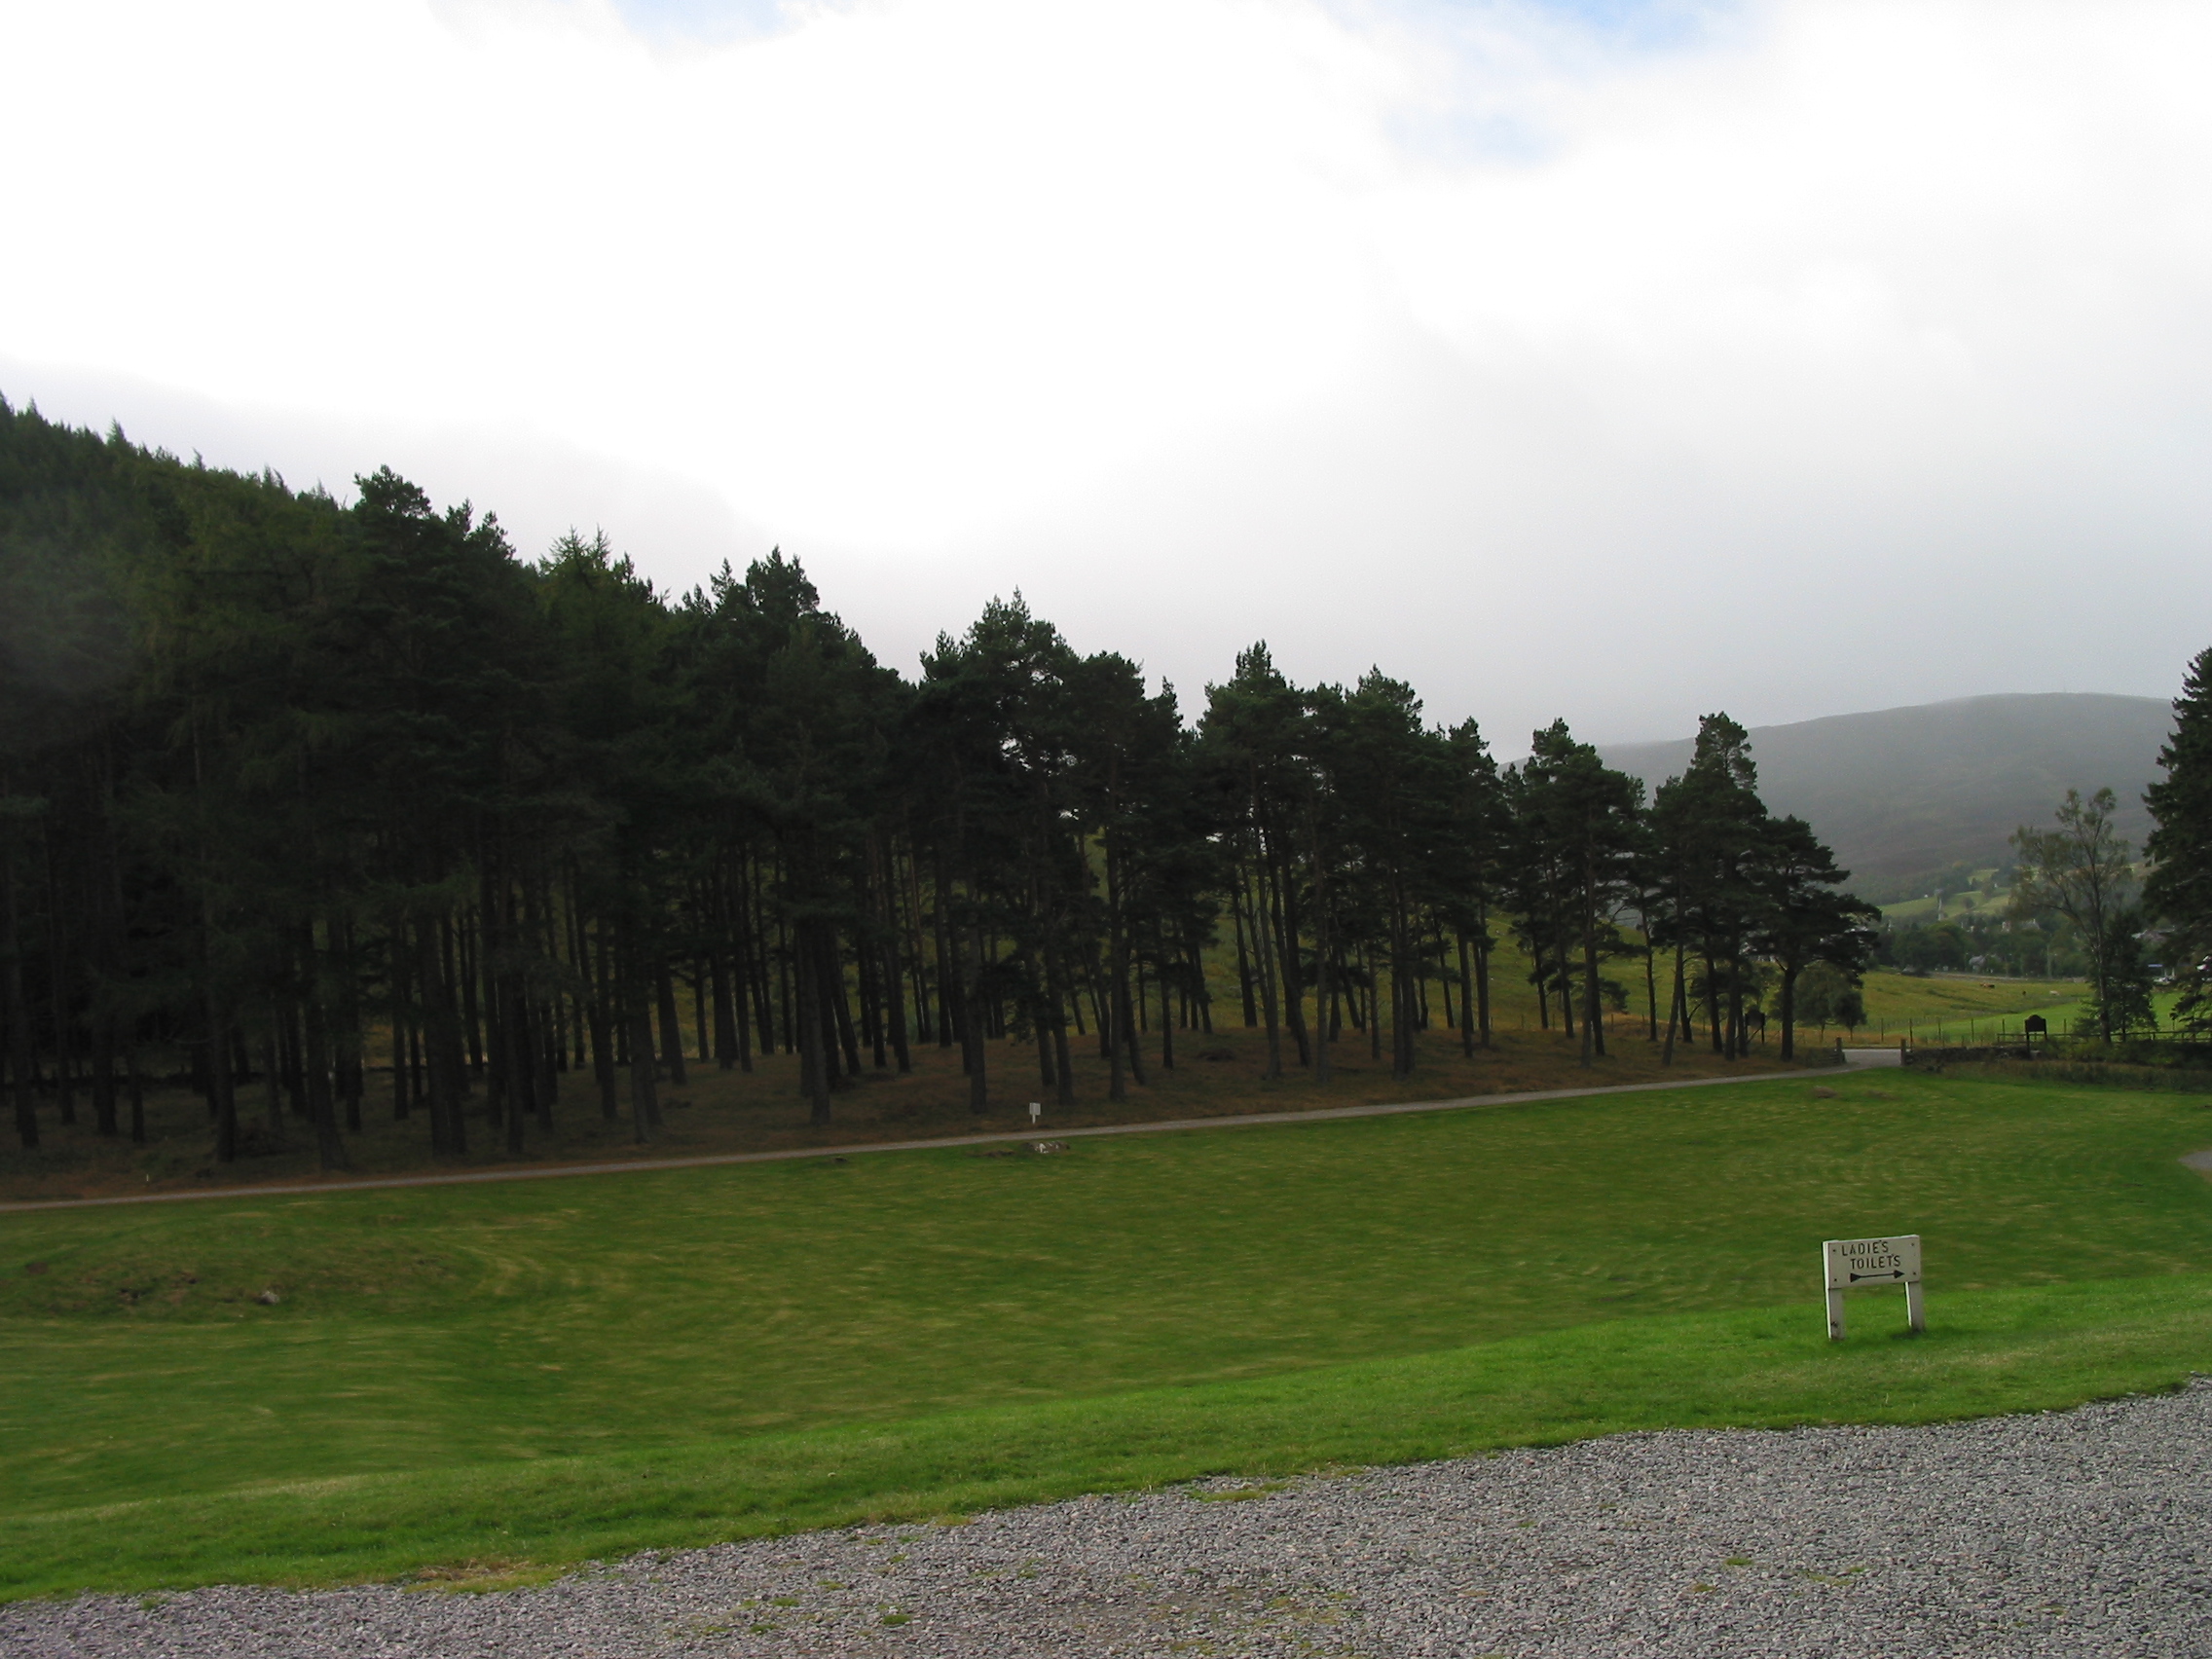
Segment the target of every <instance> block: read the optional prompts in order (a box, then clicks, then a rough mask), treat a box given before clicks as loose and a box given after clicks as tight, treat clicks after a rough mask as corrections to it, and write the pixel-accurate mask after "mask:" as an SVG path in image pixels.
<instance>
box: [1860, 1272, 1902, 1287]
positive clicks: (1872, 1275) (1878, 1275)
mask: <svg viewBox="0 0 2212 1659" xmlns="http://www.w3.org/2000/svg"><path fill="white" fill-rule="evenodd" d="M1902 1277H1904V1269H1902V1268H1893V1269H1891V1270H1890V1271H1889V1272H1886V1273H1853V1274H1852V1275H1851V1282H1852V1283H1853V1284H1857V1283H1858V1282H1859V1281H1860V1280H1861V1279H1869V1278H1886V1279H1900V1278H1902Z"/></svg>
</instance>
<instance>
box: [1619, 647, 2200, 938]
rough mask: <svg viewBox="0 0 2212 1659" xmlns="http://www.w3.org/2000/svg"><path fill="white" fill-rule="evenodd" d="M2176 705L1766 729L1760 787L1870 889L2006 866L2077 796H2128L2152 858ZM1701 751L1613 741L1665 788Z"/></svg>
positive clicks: (2037, 708) (2068, 701)
mask: <svg viewBox="0 0 2212 1659" xmlns="http://www.w3.org/2000/svg"><path fill="white" fill-rule="evenodd" d="M2173 723H2174V722H2173V708H2172V705H2171V704H2168V703H2164V702H2160V701H2159V700H2158V699H2157V698H2155V697H2115V696H2107V695H2103V694H2099V693H2091V692H2080V691H2052V692H2044V693H2039V694H2034V695H2011V696H1997V697H1962V698H1958V699H1956V700H1955V701H1952V702H1947V703H1929V704H1924V705H1921V706H1918V707H1913V708H1903V709H1884V710H1881V711H1879V712H1877V713H1873V714H1863V715H1835V716H1831V717H1829V718H1827V719H1817V720H1799V721H1797V722H1795V723H1794V724H1790V725H1774V726H1753V727H1752V728H1751V743H1752V745H1753V746H1754V748H1755V750H1756V752H1757V754H1758V757H1759V787H1760V791H1761V793H1763V794H1764V795H1765V797H1766V799H1767V802H1768V804H1769V805H1771V806H1772V807H1773V808H1774V809H1775V810H1776V811H1778V812H1789V813H1794V814H1796V815H1797V816H1798V817H1800V818H1802V819H1804V820H1805V821H1806V822H1807V823H1809V824H1811V825H1812V826H1813V829H1814V831H1815V832H1816V833H1818V834H1819V835H1820V836H1821V838H1822V839H1823V840H1825V841H1826V842H1827V843H1828V844H1829V845H1830V846H1831V847H1833V848H1834V849H1835V855H1836V859H1837V861H1838V862H1839V863H1841V864H1842V865H1844V866H1847V867H1848V868H1849V869H1851V870H1852V871H1853V873H1854V874H1855V875H1856V876H1857V877H1858V879H1859V881H1860V882H1861V884H1862V891H1864V892H1866V893H1867V894H1868V895H1869V896H1870V897H1871V896H1877V895H1878V896H1879V897H1880V898H1881V899H1882V900H1883V901H1884V902H1887V901H1888V900H1889V899H1891V898H1905V897H1911V896H1912V895H1908V894H1906V893H1904V892H1902V891H1899V892H1895V893H1893V892H1892V891H1890V888H1891V887H1892V886H1893V885H1894V884H1896V883H1899V882H1903V881H1906V880H1908V878H1910V877H1913V876H1916V875H1920V874H1922V873H1924V872H1931V871H1935V870H1938V869H1941V868H1944V867H1945V866H1950V865H1954V864H1964V865H1967V866H1969V867H1971V868H1979V867H1982V866H1989V865H1996V864H2001V863H2003V862H2004V861H2005V860H2006V859H2007V857H2008V856H2009V855H2008V852H2007V848H2006V843H2007V840H2008V839H2009V837H2010V835H2011V833H2012V831H2013V830H2017V829H2018V828H2020V827H2021V826H2022V825H2028V826H2031V827H2036V828H2041V827H2042V826H2044V825H2045V824H2046V822H2047V821H2048V819H2049V817H2050V813H2051V808H2052V806H2053V805H2054V804H2055V803H2056V802H2057V801H2058V800H2060V799H2061V798H2062V797H2063V796H2064V795H2065V793H2066V792H2067V791H2068V790H2079V791H2080V792H2081V793H2083V795H2084V796H2086V795H2091V794H2094V793H2096V792H2097V791H2098V790H2100V789H2110V790H2112V791H2113V792H2114V793H2115V794H2116V795H2117V796H2118V797H2119V807H2118V811H2117V813H2116V815H2115V818H2114V826H2113V827H2114V829H2115V830H2116V831H2117V832H2118V833H2119V834H2120V836H2122V837H2123V838H2124V839H2126V840H2127V841H2129V842H2131V843H2132V844H2133V845H2135V846H2138V847H2140V846H2141V845H2142V844H2143V841H2144V838H2145V837H2146V836H2148V835H2149V834H2150V832H2151V816H2150V813H2149V811H2148V810H2147V809H2146V808H2145V806H2144V805H2143V792H2144V791H2145V790H2146V789H2147V788H2149V787H2150V785H2151V784H2152V783H2154V782H2155V781H2157V777H2158V747H2159V745H2161V744H2162V743H2164V742H2165V741H2166V738H2167V735H2168V734H2169V733H2170V732H2171V731H2172V730H2173ZM1692 747H1693V740H1691V739H1688V738H1683V739H1681V740H1679V741H1677V742H1673V743H1609V744H1604V745H1602V746H1601V752H1602V753H1603V754H1604V756H1605V762H1606V764H1607V765H1611V766H1618V767H1620V768H1621V769H1622V770H1623V771H1625V772H1629V773H1632V774H1634V775H1635V776H1637V777H1639V778H1641V779H1642V780H1644V782H1645V783H1647V784H1652V785H1656V784H1657V783H1658V782H1659V781H1660V780H1661V779H1663V778H1667V777H1670V776H1672V775H1673V774H1674V773H1676V772H1678V771H1680V770H1681V769H1682V767H1683V766H1685V765H1686V764H1688V762H1689V757H1690V752H1691V749H1692Z"/></svg>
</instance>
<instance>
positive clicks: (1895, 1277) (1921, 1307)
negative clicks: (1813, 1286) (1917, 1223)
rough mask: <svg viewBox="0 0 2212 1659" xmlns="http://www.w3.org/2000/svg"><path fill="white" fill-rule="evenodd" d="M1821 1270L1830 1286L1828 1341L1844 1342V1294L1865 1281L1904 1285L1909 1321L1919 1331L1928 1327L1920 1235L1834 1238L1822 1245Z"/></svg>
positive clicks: (1867, 1282)
mask: <svg viewBox="0 0 2212 1659" xmlns="http://www.w3.org/2000/svg"><path fill="white" fill-rule="evenodd" d="M1821 1271H1822V1272H1823V1273H1824V1274H1825V1277H1826V1279H1827V1287H1828V1341H1830V1342H1834V1343H1840V1342H1842V1341H1843V1293H1844V1292H1845V1291H1847V1290H1850V1289H1852V1288H1854V1287H1855V1286H1858V1285H1862V1284H1901V1285H1903V1286H1904V1311H1905V1318H1906V1320H1907V1321H1908V1322H1909V1323H1910V1324H1911V1326H1912V1328H1913V1329H1914V1330H1915V1331H1925V1330H1927V1329H1928V1308H1927V1305H1926V1304H1925V1303H1923V1302H1922V1301H1921V1294H1920V1235H1919V1234H1917V1233H1906V1234H1900V1235H1898V1236H1896V1237H1892V1238H1830V1239H1829V1240H1828V1241H1827V1242H1826V1243H1825V1244H1823V1245H1822V1246H1821Z"/></svg>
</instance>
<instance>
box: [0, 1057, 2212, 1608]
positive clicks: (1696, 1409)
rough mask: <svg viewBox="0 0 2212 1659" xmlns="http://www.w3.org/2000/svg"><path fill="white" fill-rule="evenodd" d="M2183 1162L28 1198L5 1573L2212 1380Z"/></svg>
mask: <svg viewBox="0 0 2212 1659" xmlns="http://www.w3.org/2000/svg"><path fill="white" fill-rule="evenodd" d="M1816 1087H1819V1088H1833V1089H1834V1090H1835V1091H1836V1092H1835V1094H1834V1096H1833V1097H1832V1098H1824V1097H1821V1096H1819V1095H1816V1094H1815V1092H1814V1090H1815V1088H1816ZM2206 1145H2212V1111H2207V1110H2206V1109H2205V1108H2203V1107H2201V1106H2200V1105H2199V1104H2198V1103H2197V1102H2195V1101H2194V1099H2192V1098H2188V1097H2181V1096H2177V1095H2174V1094H2150V1093H2132V1092H2127V1091H2123V1090H2118V1089H2109V1088H2088V1089H2070V1088H2058V1087H2051V1086H2047V1085H2031V1084H2014V1083H2001V1082H1989V1081H1970V1080H1966V1079H1961V1078H1955V1077H1928V1076H1921V1075H1917V1074H1909V1073H1897V1072H1889V1073H1884V1074H1877V1075H1866V1074H1857V1075H1852V1076H1848V1077H1846V1076H1842V1075H1840V1074H1833V1073H1831V1074H1827V1075H1826V1076H1825V1077H1820V1078H1808V1079H1806V1080H1805V1081H1804V1082H1788V1083H1777V1084H1755V1083H1754V1084H1743V1085H1733V1086H1730V1087H1728V1088H1714V1089H1711V1090H1702V1089H1699V1090H1685V1091H1682V1092H1679V1093H1673V1094H1660V1095H1645V1096H1630V1097H1615V1098H1611V1099H1594V1100H1584V1101H1573V1102H1559V1103H1550V1104H1545V1105H1536V1106H1523V1107H1501V1108H1489V1109H1475V1110H1469V1111H1465V1112H1453V1113H1444V1114H1438V1115H1434V1116H1426V1117H1419V1118H1402V1119H1383V1120H1366V1121H1355V1122H1335V1123H1315V1124H1297V1125H1289V1126H1284V1127H1278V1128H1267V1127H1261V1128H1246V1129H1238V1130H1235V1131H1198V1132H1185V1133H1173V1134H1167V1135H1161V1136H1156V1137H1143V1138H1141V1139H1135V1140H1124V1141H1078V1142H1075V1143H1072V1146H1071V1149H1070V1150H1069V1151H1067V1152H1065V1153H1061V1154H1055V1155H1052V1156H1051V1157H1037V1156H1034V1155H1023V1156H1008V1157H984V1156H978V1155H977V1154H976V1153H973V1152H963V1151H959V1150H951V1149H947V1150H942V1151H933V1152H921V1153H913V1154H899V1155H881V1156H871V1157H866V1158H856V1159H854V1160H852V1161H849V1162H838V1161H833V1160H831V1159H828V1158H825V1159H820V1160H809V1161H800V1162H795V1163H788V1164H778V1165H753V1166H744V1167H735V1168H721V1169H712V1170H691V1171H682V1172H669V1173H639V1174H630V1175H618V1176H608V1177H590V1178H575V1179H569V1180H554V1181H543V1182H531V1183H525V1184H521V1185H512V1186H503V1187H477V1188H461V1189H439V1190H412V1191H392V1192H371V1193H353V1194H328V1195H320V1196H315V1197H309V1198H263V1199H258V1200H257V1199H253V1198H238V1199H222V1200H212V1201H208V1202H203V1203H195V1204H178V1205H149V1206H143V1207H139V1208H133V1209H124V1210H115V1209H107V1210H77V1211H56V1212H50V1213H46V1214H34V1215H22V1214H15V1215H5V1216H0V1331H4V1332H5V1338H4V1340H0V1397H4V1398H6V1399H7V1401H8V1402H9V1409H8V1411H7V1412H6V1413H5V1414H0V1583H4V1585H5V1587H6V1590H7V1591H8V1592H9V1593H15V1594H23V1593H32V1592H37V1591H43V1590H50V1589H55V1588H60V1587H66V1586H75V1585H87V1584H101V1585H109V1586H122V1587H143V1586H151V1585H158V1584H165V1583H183V1582H197V1581H205V1580H208V1579H215V1578H230V1577H241V1576H242V1577H251V1578H273V1579H278V1580H285V1581H293V1580H300V1581H305V1580H313V1579H322V1578H328V1577H332V1576H347V1575H357V1574H362V1573H377V1574H390V1573H395V1572H402V1571H407V1570H411V1569H414V1568H417V1567H426V1566H429V1565H432V1564H437V1563H454V1562H461V1561H474V1562H476V1563H478V1564H479V1567H478V1568H475V1569H471V1570H480V1571H484V1572H493V1573H497V1572H500V1571H507V1570H510V1569H514V1570H522V1569H524V1568H525V1567H527V1566H528V1564H548V1563H555V1564H557V1563H559V1562H562V1561H567V1560H574V1559H577V1558H579V1557H580V1556H584V1555H590V1554H600V1553H605V1552H608V1551H611V1550H616V1549H626V1548H636V1547H644V1546H647V1545H653V1544H668V1543H678V1542H685V1541H696V1540H699V1539H703V1538H708V1537H716V1536H730V1535H737V1534H741V1533H746V1532H753V1531H758V1530H773V1529H775V1528H777V1527H781V1526H789V1525H794V1524H827V1523H830V1522H835V1521H838V1520H848V1519H852V1518H854V1517H857V1516H862V1515H895V1516H911V1517H925V1516H928V1515H930V1514H933V1513H939V1512H941V1511H944V1510H947V1509H958V1508H965V1507H970V1506H972V1505H974V1504H976V1503H980V1502H984V1501H1002V1500H1008V1499H1012V1498H1015V1497H1033V1496H1046V1495H1053V1494H1060V1493H1071V1492H1076V1491H1082V1490H1092V1489H1106V1488H1113V1487H1117V1486H1126V1485H1129V1484H1132V1483H1138V1484H1141V1483H1144V1482H1148V1481H1157V1480H1161V1479H1169V1478H1177V1477H1181V1476H1188V1475H1197V1474H1202V1473H1210V1472H1223V1471H1237V1470H1242V1471H1247V1472H1268V1471H1281V1470H1285V1469H1291V1468H1299V1467H1309V1466H1312V1465H1314V1464H1316V1463H1320V1462H1324V1461H1328V1460H1331V1459H1336V1460H1349V1461H1358V1460H1370V1459H1383V1458H1391V1457H1407V1456H1429V1455H1434V1454H1438V1453H1441V1452H1445V1451H1451V1450H1458V1449H1466V1448H1471V1447H1479V1446H1483V1445H1495V1444H1505V1443H1514V1442H1523V1441H1529V1440H1542V1439H1557V1438H1563V1437H1567V1436H1570V1435H1573V1434H1576V1433H1582V1432H1594V1431H1598V1430H1601V1429H1604V1428H1607V1427H1617V1426H1625V1425H1633V1424H1646V1425H1651V1424H1658V1423H1664V1422H1675V1421H1682V1422H1724V1421H1759V1422H1767V1421H1794V1420H1809V1419H1836V1420H1864V1419H1921V1418H1934V1417H1941V1416H1945V1415H1956V1414H1961V1413H1972V1412H1979V1411H1992V1410H2001V1409H2009V1408H2013V1407H2020V1406H2030V1405H2033V1406H2045V1405H2063V1404H2068V1403H2071V1402H2073V1401H2077V1400H2080V1399H2082V1398H2085V1397H2089V1396H2092V1395H2095V1394H2099V1393H2106V1392H2111V1391H2114V1390H2116V1389H2124V1388H2138V1387H2151V1386H2160V1385H2165V1384H2167V1383H2173V1382H2176V1381H2178V1380H2179V1379H2181V1378H2182V1377H2184V1376H2186V1374H2187V1373H2188V1372H2189V1371H2190V1370H2191V1369H2193V1368H2194V1369H2207V1368H2212V1184H2208V1183H2206V1182H2205V1181H2204V1180H2203V1179H2202V1178H2201V1177H2199V1176H2197V1175H2195V1174H2194V1173H2193V1172H2191V1171H2190V1170H2188V1169H2186V1168H2184V1167H2183V1166H2182V1165H2181V1164H2180V1163H2178V1162H2177V1161H2176V1158H2177V1155H2178V1154H2180V1153H2182V1152H2186V1151H2190V1150H2194V1149H2195V1148H2197V1147H2201V1146H2206ZM1908 1228H1909V1229H1914V1230H1917V1231H1919V1232H1921V1233H1923V1234H1924V1235H1926V1236H1927V1239H1928V1260H1929V1264H1930V1267H1929V1271H1930V1274H1931V1292H1930V1306H1931V1315H1932V1319H1933V1320H1934V1324H1935V1330H1934V1332H1933V1334H1932V1336H1931V1338H1930V1339H1929V1340H1928V1341H1927V1342H1925V1343H1912V1342H1904V1341H1901V1340H1899V1339H1898V1338H1897V1336H1896V1335H1895V1332H1896V1329H1897V1328H1898V1327H1899V1326H1901V1323H1902V1310H1901V1306H1900V1305H1899V1303H1898V1302H1897V1300H1896V1298H1895V1297H1890V1298H1888V1299H1886V1300H1885V1299H1876V1298H1866V1299H1862V1301H1863V1305H1862V1306H1861V1307H1859V1308H1858V1309H1857V1310H1856V1312H1855V1315H1854V1317H1855V1320H1856V1321H1857V1326H1856V1329H1857V1330H1858V1332H1859V1333H1860V1334H1859V1335H1858V1336H1855V1338H1854V1341H1853V1343H1852V1344H1851V1345H1848V1346H1846V1347H1845V1348H1844V1349H1842V1350H1834V1349H1831V1348H1830V1346H1828V1345H1827V1344H1825V1342H1823V1341H1821V1340H1820V1336H1819V1332H1820V1312H1819V1301H1818V1296H1817V1293H1816V1291H1815V1288H1814V1276H1815V1275H1814V1272H1813V1264H1814V1261H1815V1246H1816V1245H1817V1244H1818V1242H1819V1240H1820V1239H1821V1238H1823V1237H1826V1236H1835V1235H1850V1234H1860V1233H1882V1232H1891V1231H1903V1230H1906V1229H1908ZM33 1264H38V1268H37V1271H33ZM265 1292H273V1293H275V1295H276V1299H277V1300H276V1303H275V1304H274V1305H273V1306H272V1305H266V1304H264V1303H263V1302H262V1301H260V1300H258V1298H260V1297H261V1296H262V1295H263V1294H264V1293H265ZM484 1564H489V1565H484ZM516 1564H523V1566H522V1567H517V1565H516Z"/></svg>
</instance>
